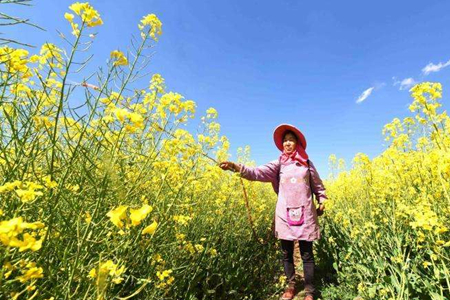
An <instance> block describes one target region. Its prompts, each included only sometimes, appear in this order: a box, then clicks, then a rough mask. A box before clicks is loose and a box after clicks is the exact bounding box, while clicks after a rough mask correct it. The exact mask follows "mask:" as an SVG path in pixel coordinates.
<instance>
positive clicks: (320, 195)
mask: <svg viewBox="0 0 450 300" xmlns="http://www.w3.org/2000/svg"><path fill="white" fill-rule="evenodd" d="M309 166H310V171H311V179H312V182H311V187H312V189H313V190H312V192H313V193H314V195H316V199H317V202H319V204H322V203H323V202H324V201H325V200H327V199H328V197H327V195H326V192H325V187H324V185H323V182H322V179H320V176H319V173H318V172H317V169H316V167H315V166H314V164H313V163H312V161H309Z"/></svg>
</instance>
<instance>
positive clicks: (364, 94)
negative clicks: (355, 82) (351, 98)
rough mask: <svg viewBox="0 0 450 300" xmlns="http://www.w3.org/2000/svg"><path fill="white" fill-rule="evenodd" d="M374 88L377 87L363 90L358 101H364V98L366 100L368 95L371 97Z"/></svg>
mask: <svg viewBox="0 0 450 300" xmlns="http://www.w3.org/2000/svg"><path fill="white" fill-rule="evenodd" d="M374 88H375V87H374V86H373V87H370V88H368V89H367V90H365V91H364V92H362V94H361V95H359V97H358V99H357V100H356V103H361V102H363V101H364V100H366V99H367V97H369V96H370V94H372V91H373V89H374Z"/></svg>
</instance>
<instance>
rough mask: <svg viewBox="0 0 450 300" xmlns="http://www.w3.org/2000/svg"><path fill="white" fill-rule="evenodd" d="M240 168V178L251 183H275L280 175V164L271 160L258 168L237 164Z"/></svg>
mask: <svg viewBox="0 0 450 300" xmlns="http://www.w3.org/2000/svg"><path fill="white" fill-rule="evenodd" d="M239 165H240V167H241V173H240V174H241V176H242V177H244V178H245V179H248V180H251V181H262V182H276V181H277V180H278V174H279V173H280V163H279V162H278V160H273V161H271V162H269V163H267V164H265V165H262V166H259V167H248V166H246V165H244V164H239Z"/></svg>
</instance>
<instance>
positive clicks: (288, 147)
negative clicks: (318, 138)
mask: <svg viewBox="0 0 450 300" xmlns="http://www.w3.org/2000/svg"><path fill="white" fill-rule="evenodd" d="M296 147H297V137H296V136H295V135H294V134H292V133H290V132H288V133H287V134H286V135H285V136H284V139H283V148H284V152H286V153H292V152H294V150H295V148H296Z"/></svg>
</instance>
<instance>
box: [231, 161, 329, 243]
mask: <svg viewBox="0 0 450 300" xmlns="http://www.w3.org/2000/svg"><path fill="white" fill-rule="evenodd" d="M309 165H310V171H311V180H312V182H311V185H310V182H309V180H310V176H309V175H310V174H309V170H308V167H305V166H303V165H302V164H300V163H299V162H295V161H291V162H290V163H287V164H283V165H281V164H280V162H279V160H273V161H271V162H269V163H268V164H265V165H262V166H259V167H248V166H245V165H243V164H241V165H240V166H241V176H242V177H244V178H246V179H248V180H252V181H262V182H270V183H272V186H273V188H274V191H275V192H276V193H277V194H278V201H277V205H276V211H275V237H277V238H278V239H282V240H291V241H293V240H305V241H314V240H317V239H319V238H320V227H319V221H318V218H317V212H316V208H315V206H314V203H313V201H312V193H314V194H315V196H316V199H317V201H318V202H319V204H320V203H322V202H323V201H324V200H325V199H327V196H326V193H325V187H324V186H323V183H322V180H321V179H320V176H319V173H318V172H317V169H316V168H315V166H314V164H313V163H312V162H311V161H309ZM311 187H312V191H311ZM287 203H289V204H290V205H292V203H295V204H298V205H299V206H303V207H304V223H303V224H302V225H300V226H291V225H289V224H288V223H287V220H286V216H287Z"/></svg>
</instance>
